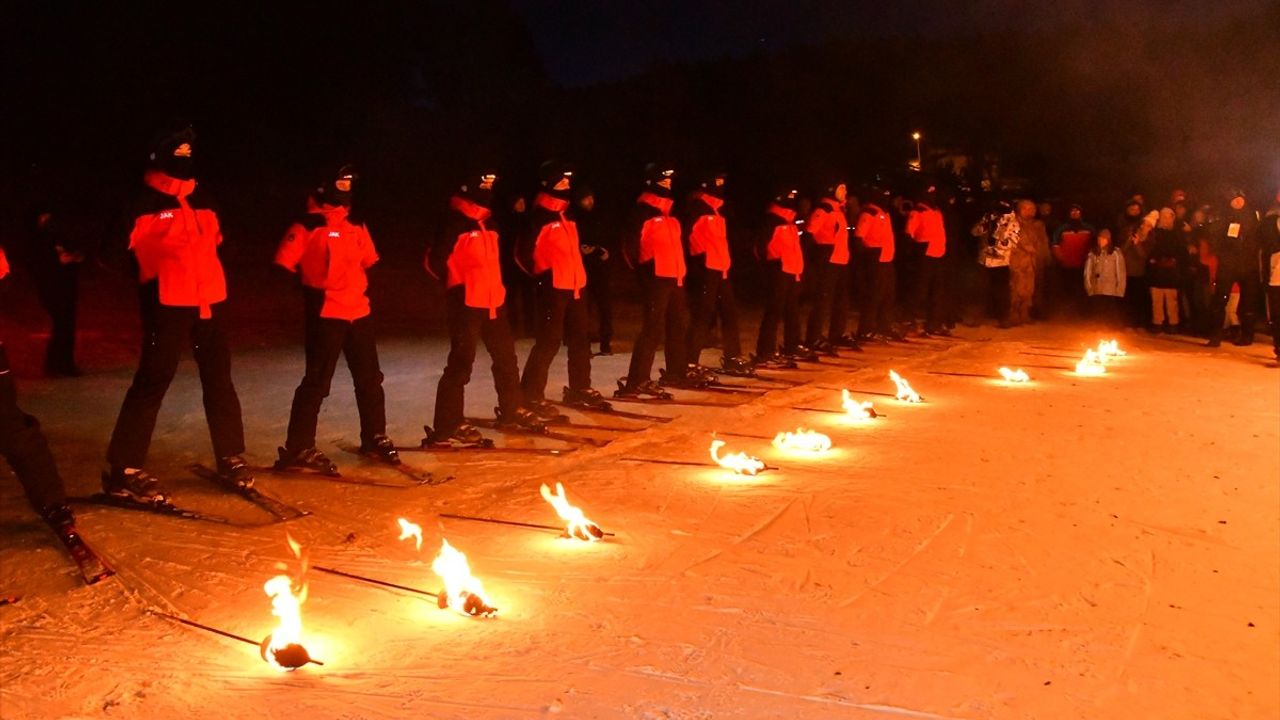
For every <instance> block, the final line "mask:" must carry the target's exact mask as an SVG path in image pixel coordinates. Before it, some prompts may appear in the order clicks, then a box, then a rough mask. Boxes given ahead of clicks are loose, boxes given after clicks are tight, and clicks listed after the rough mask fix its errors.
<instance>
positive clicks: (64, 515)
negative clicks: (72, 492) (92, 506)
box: [40, 505, 80, 546]
mask: <svg viewBox="0 0 1280 720" xmlns="http://www.w3.org/2000/svg"><path fill="white" fill-rule="evenodd" d="M40 517H42V518H44V521H45V522H47V523H49V527H51V528H53V532H54V533H55V534H56V535H57V536H58V539H59V540H62V543H63V544H64V545H67V546H70V545H71V544H72V543H78V542H79V541H80V536H79V535H78V534H76V517H75V515H73V514H72V513H71V508H70V507H67V506H66V505H47V506H45V507H44V508H42V509H41V510H40Z"/></svg>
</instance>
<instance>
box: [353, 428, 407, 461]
mask: <svg viewBox="0 0 1280 720" xmlns="http://www.w3.org/2000/svg"><path fill="white" fill-rule="evenodd" d="M360 454H361V455H364V456H365V457H370V458H373V459H375V460H381V461H382V462H384V463H386V464H388V465H399V464H400V453H398V452H396V444H395V443H393V442H391V438H389V437H387V436H386V435H374V436H373V437H372V438H370V439H368V440H365V441H363V442H361V443H360Z"/></svg>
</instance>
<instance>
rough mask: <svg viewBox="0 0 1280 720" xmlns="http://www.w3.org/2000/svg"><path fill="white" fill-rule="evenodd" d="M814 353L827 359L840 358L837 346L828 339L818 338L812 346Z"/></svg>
mask: <svg viewBox="0 0 1280 720" xmlns="http://www.w3.org/2000/svg"><path fill="white" fill-rule="evenodd" d="M812 350H813V352H815V353H817V354H819V355H825V356H827V357H840V353H839V352H837V351H836V346H835V345H833V344H832V343H831V341H830V340H827V339H826V338H818V339H817V340H816V341H815V342H814V343H813V346H812Z"/></svg>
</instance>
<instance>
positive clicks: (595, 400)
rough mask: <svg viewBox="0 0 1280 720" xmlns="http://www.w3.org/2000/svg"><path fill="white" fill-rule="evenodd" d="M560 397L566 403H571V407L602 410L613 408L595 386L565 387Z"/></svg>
mask: <svg viewBox="0 0 1280 720" xmlns="http://www.w3.org/2000/svg"><path fill="white" fill-rule="evenodd" d="M562 397H563V398H564V403H565V404H566V405H572V406H573V407H579V408H586V409H588V410H604V411H608V410H612V409H613V406H612V405H610V404H609V401H608V400H605V399H604V395H601V394H600V391H599V390H596V389H595V388H583V389H581V390H574V389H572V388H565V389H564V394H563V395H562Z"/></svg>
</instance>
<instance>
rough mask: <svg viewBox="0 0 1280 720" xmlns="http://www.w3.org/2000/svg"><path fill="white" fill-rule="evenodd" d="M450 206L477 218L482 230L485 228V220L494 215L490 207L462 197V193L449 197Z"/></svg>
mask: <svg viewBox="0 0 1280 720" xmlns="http://www.w3.org/2000/svg"><path fill="white" fill-rule="evenodd" d="M449 207H451V208H453V209H454V210H457V211H458V212H460V213H462V214H463V215H465V216H466V217H468V218H471V219H472V220H475V221H476V224H478V225H479V226H480V229H481V230H484V229H485V227H484V221H485V220H488V219H489V218H490V216H492V215H493V212H492V211H491V210H489V208H487V207H485V206H483V205H479V204H477V203H474V202H471V201H470V200H468V199H466V198H464V197H462V196H461V195H454V196H453V197H451V198H449Z"/></svg>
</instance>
